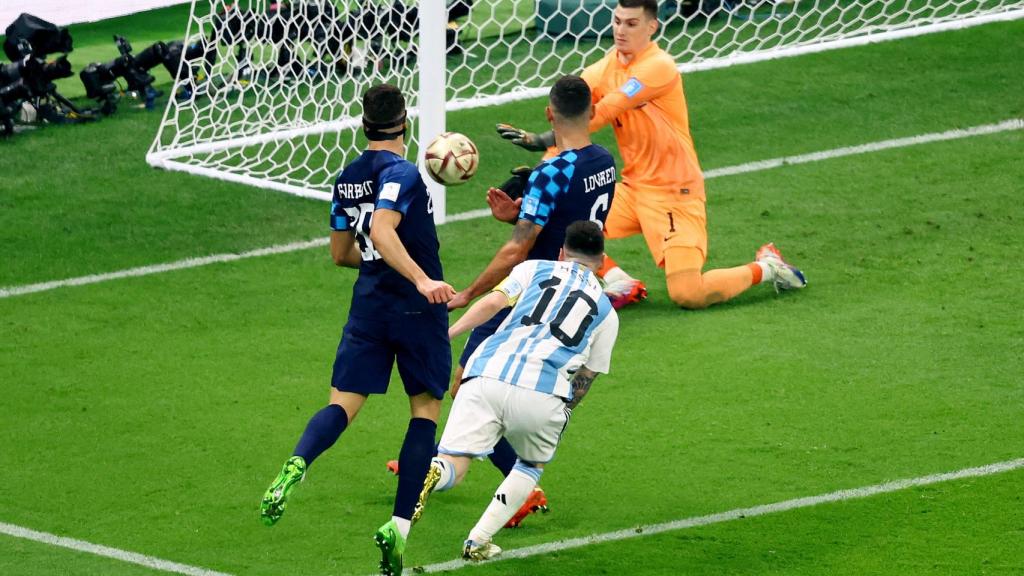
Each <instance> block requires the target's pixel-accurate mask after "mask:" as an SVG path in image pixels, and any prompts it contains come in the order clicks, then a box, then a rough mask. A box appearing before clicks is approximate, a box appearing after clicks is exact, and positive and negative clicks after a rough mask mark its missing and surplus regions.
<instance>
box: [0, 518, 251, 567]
mask: <svg viewBox="0 0 1024 576" xmlns="http://www.w3.org/2000/svg"><path fill="white" fill-rule="evenodd" d="M0 534H7V535H8V536H14V537H15V538H24V539H26V540H33V541H35V542H42V543H43V544H50V545H51V546H59V547H61V548H70V549H71V550H77V551H79V552H87V553H89V554H95V555H97V556H106V557H107V558H113V559H114V560H120V561H122V562H128V563H131V564H138V565H140V566H145V567H147V568H153V569H154V570H161V571H163V572H173V573H175V574H187V575H188V576H231V575H230V574H226V573H224V572H215V571H213V570H207V569H206V568H199V567H197V566H189V565H188V564H178V563H177V562H171V561H169V560H162V559H160V558H154V557H153V556H146V555H144V554H137V553H135V552H129V551H127V550H121V549H118V548H111V547H109V546H101V545H99V544H93V543H92V542H86V541H84V540H75V539H74V538H65V537H63V536H57V535H56V534H50V533H48V532H37V531H36V530H29V529H28V528H22V527H21V526H15V525H14V524H7V523H4V522H0Z"/></svg>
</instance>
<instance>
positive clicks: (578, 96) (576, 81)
mask: <svg viewBox="0 0 1024 576" xmlns="http://www.w3.org/2000/svg"><path fill="white" fill-rule="evenodd" d="M548 98H549V99H550V100H551V108H552V109H553V110H554V112H555V114H558V115H559V116H561V117H562V118H567V119H573V118H579V117H580V116H583V115H584V114H585V113H587V112H589V111H590V86H587V83H586V82H585V81H584V80H583V78H580V77H579V76H573V75H572V74H567V75H565V76H562V77H561V78H559V79H558V81H556V82H555V85H554V86H552V87H551V92H549V93H548ZM587 119H588V120H589V119H590V117H589V116H588V117H587Z"/></svg>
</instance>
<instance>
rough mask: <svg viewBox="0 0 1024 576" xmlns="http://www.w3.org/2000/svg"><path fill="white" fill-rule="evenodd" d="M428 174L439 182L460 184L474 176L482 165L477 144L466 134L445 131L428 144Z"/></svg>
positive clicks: (425, 158)
mask: <svg viewBox="0 0 1024 576" xmlns="http://www.w3.org/2000/svg"><path fill="white" fill-rule="evenodd" d="M424 160H425V162H426V164H427V174H430V177H431V178H433V179H434V181H435V182H437V183H438V184H443V185H445V186H458V185H459V184H462V183H464V182H466V181H467V180H469V179H470V178H472V177H473V174H476V169H477V167H478V166H479V165H480V152H478V151H477V149H476V144H473V141H472V140H470V139H469V138H467V137H466V136H465V135H464V134H459V133H458V132H444V133H442V134H441V135H439V136H438V137H437V138H434V141H433V142H431V143H430V145H429V146H427V150H426V154H425V156H424Z"/></svg>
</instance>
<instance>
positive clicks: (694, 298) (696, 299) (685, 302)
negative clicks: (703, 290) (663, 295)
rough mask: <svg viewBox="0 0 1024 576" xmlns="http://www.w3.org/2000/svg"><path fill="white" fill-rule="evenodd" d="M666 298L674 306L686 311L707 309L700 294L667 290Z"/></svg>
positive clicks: (705, 301) (704, 300) (705, 302)
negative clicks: (667, 297) (670, 300)
mask: <svg viewBox="0 0 1024 576" xmlns="http://www.w3.org/2000/svg"><path fill="white" fill-rule="evenodd" d="M668 296H669V298H671V299H672V302H673V303H675V305H676V306H679V307H680V308H686V309H687V310H700V309H702V308H707V307H708V302H707V300H706V299H705V298H704V297H703V296H702V295H700V294H694V293H691V292H681V291H680V292H677V291H673V290H669V291H668Z"/></svg>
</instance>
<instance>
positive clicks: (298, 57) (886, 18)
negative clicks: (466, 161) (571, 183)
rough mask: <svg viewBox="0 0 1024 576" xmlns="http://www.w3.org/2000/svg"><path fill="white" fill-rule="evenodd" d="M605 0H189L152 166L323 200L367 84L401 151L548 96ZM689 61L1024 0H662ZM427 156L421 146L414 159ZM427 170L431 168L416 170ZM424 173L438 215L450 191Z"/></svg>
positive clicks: (991, 16) (749, 54)
mask: <svg viewBox="0 0 1024 576" xmlns="http://www.w3.org/2000/svg"><path fill="white" fill-rule="evenodd" d="M615 3H616V2H615V0H418V1H417V0H291V1H284V0H192V10H191V15H190V17H189V23H188V27H187V29H186V31H185V42H184V46H183V49H182V59H181V65H180V68H179V71H178V74H177V78H176V80H175V84H174V90H173V94H172V96H171V98H170V100H169V102H168V105H167V108H166V110H165V112H164V117H163V120H162V122H161V125H160V129H159V131H158V132H157V135H156V138H155V139H154V141H153V144H152V146H151V147H150V150H149V153H148V154H147V156H146V160H147V162H149V164H150V165H152V166H155V167H160V168H165V169H168V170H180V171H184V172H189V173H192V174H197V175H201V176H209V177H212V178H219V179H223V180H229V181H234V182H241V183H244V184H250V185H254V186H259V187H262V188H267V189H272V190H278V191H282V192H287V193H289V194H295V195H298V196H304V197H310V198H318V199H323V200H329V199H330V187H331V184H332V183H333V181H334V178H335V176H336V175H337V173H338V171H339V170H340V169H341V167H342V166H343V165H344V164H345V163H346V162H347V161H349V160H351V159H352V158H354V157H355V155H357V154H358V153H359V151H360V150H361V149H362V148H363V146H364V145H365V140H364V139H363V136H362V133H361V130H360V127H361V123H360V115H361V103H360V97H361V94H362V93H363V92H364V91H365V90H366V89H367V88H368V87H370V86H372V85H373V84H376V83H379V82H390V83H393V84H395V85H397V86H398V87H399V88H401V90H402V91H403V93H404V94H405V95H406V97H407V99H408V105H409V107H410V119H411V121H412V130H411V131H410V137H409V143H410V153H418V152H417V149H418V144H419V143H421V142H429V141H430V140H431V139H432V138H433V136H435V135H437V134H439V133H441V132H443V131H444V129H445V111H446V110H447V111H451V110H457V109H465V108H475V107H480V106H491V105H496V104H501V103H507V102H512V101H516V100H522V99H526V98H534V97H538V96H542V95H544V94H545V93H546V92H547V89H548V87H549V86H550V84H551V83H552V82H553V80H554V79H556V78H557V77H559V76H561V75H563V74H569V73H579V71H580V70H582V69H583V67H584V66H585V65H587V64H590V63H592V62H594V61H596V60H597V59H598V58H600V56H601V55H602V54H603V53H604V52H605V51H606V50H607V49H608V47H609V46H610V44H611V38H610V34H611V28H610V15H611V10H612V9H613V8H614V6H615ZM659 5H660V6H661V14H660V19H661V29H660V31H659V33H658V36H657V38H656V39H657V41H658V42H659V44H660V45H661V46H662V48H664V49H665V50H666V51H668V52H669V53H670V54H672V55H673V56H674V57H675V58H676V61H677V62H678V63H679V68H680V70H681V71H683V72H691V71H696V70H704V69H710V68H719V67H724V66H731V65H735V64H741V63H747V62H755V61H759V60H768V59H773V58H782V57H787V56H793V55H797V54H805V53H810V52H818V51H823V50H831V49H835V48H842V47H847V46H855V45H860V44H867V43H872V42H880V41H884V40H891V39H895V38H902V37H907V36H916V35H920V34H927V33H931V32H939V31H943V30H952V29H957V28H964V27H968V26H974V25H978V24H984V23H987V22H993V21H999V20H1012V19H1018V18H1022V17H1024V0H902V1H894V0H661V1H660V2H659ZM420 160H421V161H420V165H421V166H422V158H420ZM425 180H428V179H425ZM429 184H430V190H431V194H432V195H433V197H434V208H435V210H434V213H435V219H436V220H437V222H438V223H441V222H443V221H444V220H445V218H446V209H445V202H444V200H445V198H444V189H443V188H442V187H440V186H437V185H434V184H433V183H432V182H430V183H429Z"/></svg>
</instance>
